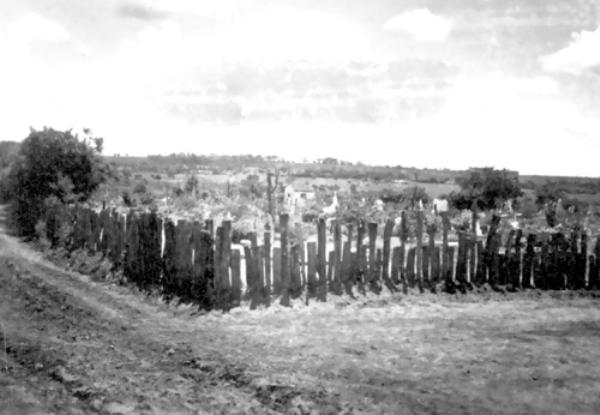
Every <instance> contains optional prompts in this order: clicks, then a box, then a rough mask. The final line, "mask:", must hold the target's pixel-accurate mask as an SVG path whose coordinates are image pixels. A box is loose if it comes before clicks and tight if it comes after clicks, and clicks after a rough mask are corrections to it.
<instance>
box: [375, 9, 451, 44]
mask: <svg viewBox="0 0 600 415" xmlns="http://www.w3.org/2000/svg"><path fill="white" fill-rule="evenodd" d="M383 27H384V29H385V30H388V31H390V32H404V33H407V34H409V35H411V36H412V37H413V38H414V39H415V40H417V41H425V42H427V41H443V40H445V39H446V38H447V37H448V35H449V34H450V31H451V30H452V21H451V20H450V19H447V18H445V17H442V16H437V15H435V14H433V13H431V12H430V11H429V9H417V10H412V11H409V12H405V13H402V14H400V15H398V16H394V17H392V18H391V19H389V20H388V21H386V22H385V24H384V25H383Z"/></svg>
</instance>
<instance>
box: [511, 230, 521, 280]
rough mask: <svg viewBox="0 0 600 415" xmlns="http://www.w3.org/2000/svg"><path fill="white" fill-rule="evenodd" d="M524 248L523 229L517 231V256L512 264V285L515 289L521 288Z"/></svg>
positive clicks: (515, 255)
mask: <svg viewBox="0 0 600 415" xmlns="http://www.w3.org/2000/svg"><path fill="white" fill-rule="evenodd" d="M522 247H523V231H522V230H521V229H517V235H516V236H515V254H514V257H513V258H514V260H513V262H512V267H511V272H512V279H511V284H512V285H513V287H515V289H519V288H521V281H522V275H523V256H522V252H521V251H522Z"/></svg>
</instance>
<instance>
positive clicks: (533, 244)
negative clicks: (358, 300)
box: [46, 206, 600, 310]
mask: <svg viewBox="0 0 600 415" xmlns="http://www.w3.org/2000/svg"><path fill="white" fill-rule="evenodd" d="M402 219H403V220H402V224H403V225H402V226H401V229H400V231H399V235H394V236H393V232H394V221H392V220H388V221H387V222H386V223H385V224H384V225H383V238H382V240H381V239H379V240H378V224H377V223H361V224H360V225H358V226H357V227H356V229H355V228H354V227H353V226H350V225H348V226H342V225H340V224H339V223H335V222H334V224H333V226H332V227H331V229H330V231H329V232H328V229H327V227H326V223H325V221H324V220H323V219H320V220H318V222H317V224H316V228H317V237H316V239H314V238H313V239H314V240H310V239H309V240H302V239H301V237H300V238H298V237H297V236H295V237H294V241H293V242H292V241H291V240H290V232H289V228H290V224H289V217H288V215H285V214H284V215H280V223H279V227H280V232H279V233H278V234H277V235H274V234H272V233H271V232H269V231H267V232H265V233H264V235H261V236H260V238H259V236H258V235H256V233H251V234H250V237H249V241H248V243H247V244H244V245H239V244H233V243H232V238H231V235H232V224H231V222H230V221H223V222H222V223H221V225H220V226H218V227H217V228H216V229H214V224H213V222H212V221H210V220H209V221H206V222H204V223H200V222H188V221H184V220H179V221H177V222H176V223H174V222H173V221H171V220H170V219H162V218H160V217H159V216H157V215H156V214H155V213H151V212H148V213H135V212H133V211H131V212H130V213H129V214H127V215H126V216H124V215H120V214H118V213H117V212H116V211H114V210H108V209H105V210H102V211H101V212H96V211H94V210H92V209H89V208H84V207H79V206H76V207H70V208H55V209H53V210H50V211H49V212H48V213H47V217H46V234H47V238H48V240H49V241H50V242H51V243H52V245H53V246H58V245H63V246H65V247H66V248H67V249H69V250H72V251H74V250H78V249H84V250H87V251H89V252H90V253H98V252H100V253H101V254H102V255H103V256H105V257H107V258H108V259H110V261H111V262H112V264H113V267H114V269H115V270H121V271H122V272H123V274H124V276H125V277H126V279H127V280H128V281H130V282H132V283H135V284H136V285H137V286H138V287H139V288H140V289H142V290H159V291H161V292H162V293H163V294H164V295H165V296H166V297H167V298H172V297H178V298H180V299H181V300H182V301H185V302H192V303H195V304H198V305H199V306H200V307H202V308H204V309H222V310H228V309H230V308H231V307H236V306H238V305H239V304H240V303H241V302H242V300H246V299H247V300H249V301H250V307H251V308H256V307H257V306H258V305H261V304H263V305H266V306H269V305H270V304H271V301H274V300H278V301H279V302H280V303H281V304H282V305H289V304H290V299H297V298H302V299H303V300H305V301H307V302H308V301H309V300H313V299H314V300H317V301H326V299H327V295H328V294H334V295H341V294H344V293H345V294H347V295H350V296H355V295H357V294H364V293H366V292H367V291H371V292H374V293H379V292H381V290H382V289H383V287H384V286H385V287H386V288H387V290H389V291H392V292H397V291H402V292H404V293H407V292H408V290H409V289H418V290H419V291H420V292H424V291H426V290H427V291H432V292H436V291H440V290H443V291H447V292H455V291H457V290H458V291H462V292H466V291H467V290H469V289H471V288H472V287H474V286H480V285H483V284H489V285H491V286H492V287H494V288H497V287H500V288H502V287H504V289H508V290H518V289H526V288H538V289H553V290H561V289H598V288H600V261H599V260H598V259H597V258H600V238H597V239H596V243H595V247H594V248H595V249H594V252H593V254H590V255H588V246H587V245H588V236H587V235H586V234H585V233H584V232H577V231H573V232H571V233H570V234H568V235H564V234H562V233H554V234H544V235H536V234H528V235H524V234H523V232H522V231H521V230H516V231H510V233H509V234H506V235H502V234H501V233H500V232H499V225H500V218H499V217H498V216H494V217H493V219H492V223H491V226H490V227H489V231H488V233H487V235H485V237H483V238H481V237H480V238H477V237H475V236H474V235H475V233H474V229H473V230H472V231H458V232H457V238H458V243H450V242H449V238H448V235H449V233H450V222H449V220H448V217H447V216H443V217H442V219H443V221H442V223H443V226H442V229H441V232H440V231H438V229H436V228H435V226H434V225H429V226H427V227H426V228H424V219H423V215H422V214H420V213H418V214H417V219H416V232H415V235H413V236H412V237H410V238H409V232H408V226H407V223H408V222H407V215H406V214H405V213H403V215H402ZM328 233H329V234H330V235H328Z"/></svg>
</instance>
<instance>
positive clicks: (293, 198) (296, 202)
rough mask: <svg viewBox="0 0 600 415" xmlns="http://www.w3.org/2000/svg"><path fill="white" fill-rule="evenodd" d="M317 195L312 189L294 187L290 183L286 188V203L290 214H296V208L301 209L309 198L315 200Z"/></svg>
mask: <svg viewBox="0 0 600 415" xmlns="http://www.w3.org/2000/svg"><path fill="white" fill-rule="evenodd" d="M315 197H316V195H315V192H314V191H313V190H312V189H310V190H309V189H294V187H293V186H292V185H291V184H289V185H287V186H286V187H285V189H284V203H285V206H286V208H287V210H288V212H289V213H290V214H294V213H295V212H296V209H301V208H303V207H304V206H305V205H306V202H307V201H309V200H314V199H315Z"/></svg>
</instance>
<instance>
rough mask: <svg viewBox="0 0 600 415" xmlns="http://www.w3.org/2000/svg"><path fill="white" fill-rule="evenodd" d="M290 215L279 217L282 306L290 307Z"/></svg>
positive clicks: (284, 214)
mask: <svg viewBox="0 0 600 415" xmlns="http://www.w3.org/2000/svg"><path fill="white" fill-rule="evenodd" d="M289 219H290V217H289V215H288V214H286V213H283V214H281V215H279V228H280V231H281V282H282V284H281V285H282V293H281V301H280V303H281V305H282V306H285V307H289V306H290V263H289V256H288V255H289V254H288V226H289Z"/></svg>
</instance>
